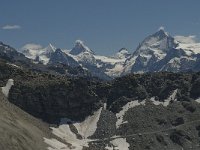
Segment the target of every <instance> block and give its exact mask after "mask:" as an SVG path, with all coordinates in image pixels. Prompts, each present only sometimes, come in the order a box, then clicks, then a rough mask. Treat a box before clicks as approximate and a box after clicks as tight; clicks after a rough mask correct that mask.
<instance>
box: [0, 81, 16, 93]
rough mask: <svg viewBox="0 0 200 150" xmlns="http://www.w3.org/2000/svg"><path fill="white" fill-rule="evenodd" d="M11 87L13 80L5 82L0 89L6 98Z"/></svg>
mask: <svg viewBox="0 0 200 150" xmlns="http://www.w3.org/2000/svg"><path fill="white" fill-rule="evenodd" d="M13 85H14V80H13V79H9V80H8V82H7V84H6V86H4V87H1V89H2V93H3V94H4V95H5V96H6V97H8V95H9V91H10V89H11V87H12V86H13Z"/></svg>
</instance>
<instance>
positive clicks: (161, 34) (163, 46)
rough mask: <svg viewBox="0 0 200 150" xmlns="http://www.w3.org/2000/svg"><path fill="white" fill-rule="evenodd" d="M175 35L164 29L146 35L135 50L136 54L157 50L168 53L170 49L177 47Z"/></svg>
mask: <svg viewBox="0 0 200 150" xmlns="http://www.w3.org/2000/svg"><path fill="white" fill-rule="evenodd" d="M176 45H177V44H176V43H175V40H174V38H173V37H171V36H170V35H169V34H168V33H167V32H165V31H164V29H162V28H161V29H160V30H158V31H157V32H155V33H154V34H152V35H150V36H148V37H146V38H145V39H144V40H143V41H142V43H141V44H139V46H138V48H137V49H136V51H135V54H137V55H139V54H141V53H145V54H146V53H149V52H150V51H154V52H155V51H156V52H157V53H166V52H167V51H168V50H169V49H171V48H174V47H176Z"/></svg>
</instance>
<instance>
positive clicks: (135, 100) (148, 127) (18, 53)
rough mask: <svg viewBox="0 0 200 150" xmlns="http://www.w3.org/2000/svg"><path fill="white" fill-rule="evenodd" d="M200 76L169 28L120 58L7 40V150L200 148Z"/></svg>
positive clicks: (197, 51) (3, 70)
mask: <svg viewBox="0 0 200 150" xmlns="http://www.w3.org/2000/svg"><path fill="white" fill-rule="evenodd" d="M199 71H200V43H198V42H196V41H195V38H194V37H193V36H189V37H184V36H175V37H172V36H170V35H169V34H168V33H167V32H165V31H164V30H163V29H160V30H158V31H157V32H156V33H154V34H152V35H150V36H148V37H146V38H145V39H144V40H143V41H142V42H141V43H140V44H139V45H138V47H137V48H136V50H134V51H133V52H132V53H130V52H129V51H128V50H127V49H126V48H121V49H120V50H119V51H118V52H117V53H116V54H115V55H113V56H101V55H98V54H95V52H94V51H93V50H91V49H90V48H89V47H87V46H86V45H85V44H84V43H83V42H82V41H80V40H77V41H76V42H75V45H74V47H73V48H72V49H71V50H69V49H60V48H56V47H55V46H53V45H52V44H49V45H48V46H47V47H41V46H38V45H34V44H26V45H24V46H23V47H22V48H21V49H19V50H16V49H14V48H13V47H11V46H9V45H7V44H4V43H2V42H0V87H1V89H0V135H1V136H0V150H161V149H163V150H190V149H191V150H199V149H200V72H199Z"/></svg>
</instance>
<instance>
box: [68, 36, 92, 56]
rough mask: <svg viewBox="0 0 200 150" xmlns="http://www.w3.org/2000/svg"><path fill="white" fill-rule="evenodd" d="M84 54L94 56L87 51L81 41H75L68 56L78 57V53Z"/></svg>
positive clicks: (90, 51)
mask: <svg viewBox="0 0 200 150" xmlns="http://www.w3.org/2000/svg"><path fill="white" fill-rule="evenodd" d="M84 52H88V53H92V54H94V52H93V51H92V50H91V49H89V48H88V47H87V46H86V45H85V44H84V42H83V41H81V40H76V42H75V46H74V48H72V50H71V51H70V54H72V55H78V54H80V53H84Z"/></svg>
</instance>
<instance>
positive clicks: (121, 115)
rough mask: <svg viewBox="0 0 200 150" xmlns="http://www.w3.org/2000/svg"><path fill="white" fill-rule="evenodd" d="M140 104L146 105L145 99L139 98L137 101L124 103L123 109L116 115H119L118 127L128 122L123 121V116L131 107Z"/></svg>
mask: <svg viewBox="0 0 200 150" xmlns="http://www.w3.org/2000/svg"><path fill="white" fill-rule="evenodd" d="M139 105H145V101H142V102H139V101H138V100H135V101H131V102H128V103H127V104H126V105H124V106H123V107H122V110H121V111H120V112H119V113H117V114H116V117H117V122H116V128H119V126H120V125H121V124H124V123H127V122H123V116H124V115H125V113H126V112H127V111H128V110H129V109H130V108H133V107H136V106H139Z"/></svg>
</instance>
